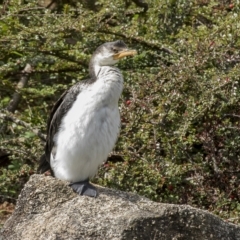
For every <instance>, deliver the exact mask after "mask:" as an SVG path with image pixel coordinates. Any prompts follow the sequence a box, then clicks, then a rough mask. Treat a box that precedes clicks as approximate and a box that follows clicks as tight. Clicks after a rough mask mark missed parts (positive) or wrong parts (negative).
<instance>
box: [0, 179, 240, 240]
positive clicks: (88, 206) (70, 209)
mask: <svg viewBox="0 0 240 240" xmlns="http://www.w3.org/2000/svg"><path fill="white" fill-rule="evenodd" d="M67 184H68V183H66V182H63V181H60V180H57V179H55V178H52V177H49V176H44V175H33V176H32V177H31V178H30V180H29V181H28V182H27V183H26V185H25V187H24V189H23V190H22V192H21V194H20V195H19V199H18V202H17V205H16V209H15V211H14V213H13V214H12V216H11V217H10V218H9V219H8V220H7V222H6V223H5V225H4V227H3V229H2V230H1V234H0V240H18V239H19V240H20V239H21V240H28V239H29V240H35V239H40V240H41V239H42V240H45V239H48V240H61V239H66V240H73V239H74V240H75V239H84V240H87V239H98V240H101V239H104V240H107V239H111V240H115V239H129V240H132V239H155V240H158V239H159V240H161V239H162V240H168V239H169V240H179V239H186V240H191V239H194V240H209V239H214V240H216V239H217V240H238V239H240V227H239V226H237V225H233V224H230V223H227V222H224V221H223V220H221V219H220V218H218V217H216V216H215V215H213V214H210V213H209V212H207V211H203V210H200V209H196V208H193V207H190V206H187V205H173V204H163V203H156V202H153V201H150V200H149V199H146V198H144V197H141V196H138V195H136V194H132V193H126V192H121V191H117V190H114V189H108V188H102V187H98V190H99V196H98V197H97V198H90V197H85V196H79V195H77V194H75V193H74V192H73V191H72V189H71V188H70V187H68V186H67Z"/></svg>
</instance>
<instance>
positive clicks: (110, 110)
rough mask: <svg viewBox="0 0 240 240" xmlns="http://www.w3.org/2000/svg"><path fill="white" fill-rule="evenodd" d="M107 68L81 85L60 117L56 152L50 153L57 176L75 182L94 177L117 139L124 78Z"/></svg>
mask: <svg viewBox="0 0 240 240" xmlns="http://www.w3.org/2000/svg"><path fill="white" fill-rule="evenodd" d="M109 69H111V68H109V67H103V68H102V69H101V72H100V73H99V76H98V79H97V80H96V82H94V83H92V84H90V85H85V86H84V87H83V90H82V91H81V92H80V94H79V95H78V96H77V99H76V101H75V102H74V104H73V105H72V107H71V109H70V110H69V111H68V112H67V114H66V116H65V117H64V118H63V119H62V122H61V125H60V129H59V131H58V133H57V134H56V136H55V139H54V142H55V145H56V147H57V151H56V155H55V158H53V157H51V167H52V169H53V171H54V174H55V176H56V177H57V178H60V179H64V180H68V181H72V182H76V181H82V180H86V179H87V178H91V177H93V176H94V175H95V174H96V172H97V169H98V167H99V165H101V164H102V163H103V162H104V161H105V160H106V158H107V156H108V154H109V152H111V150H112V149H113V147H114V145H115V143H116V140H117V137H118V133H119V127H120V115H119V109H118V100H119V97H120V95H121V92H122V88H123V79H122V75H121V74H120V72H119V71H117V73H116V72H115V71H108V70H109ZM106 73H107V74H106Z"/></svg>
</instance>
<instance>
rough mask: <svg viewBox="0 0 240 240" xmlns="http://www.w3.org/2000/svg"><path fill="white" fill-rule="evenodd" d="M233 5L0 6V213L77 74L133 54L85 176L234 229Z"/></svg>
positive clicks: (238, 179) (237, 42)
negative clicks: (104, 143)
mask: <svg viewBox="0 0 240 240" xmlns="http://www.w3.org/2000/svg"><path fill="white" fill-rule="evenodd" d="M239 5H240V4H239V1H212V0H196V1H186V0H180V1H175V0H151V1H147V0H146V1H145V2H144V1H141V0H139V1H137V0H135V1H134V0H132V1H131V0H118V1H104V0H99V1H96V0H91V1H86V0H79V1H77V0H72V1H64V0H63V1H40V0H39V1H31V0H29V1H27V0H25V1H24V0H22V1H19V0H12V1H8V0H6V1H0V33H1V34H0V53H1V54H0V128H1V129H0V149H1V150H0V203H2V205H0V216H2V217H3V216H4V215H5V214H6V213H9V212H11V210H12V208H13V207H12V206H13V205H11V203H12V204H14V203H15V201H16V199H17V196H18V194H19V192H20V191H21V189H22V187H23V185H24V183H25V182H26V181H27V180H28V178H29V176H30V175H31V174H33V173H35V171H36V167H37V162H38V159H39V157H40V155H41V154H42V153H43V146H44V141H43V139H44V134H45V133H46V121H47V117H48V115H49V111H50V109H51V107H52V106H53V103H54V101H56V100H57V99H58V97H59V96H60V95H61V93H62V92H63V91H64V90H65V89H67V88H69V87H70V86H71V85H73V84H74V83H76V82H77V81H81V80H82V79H84V78H87V77H88V68H87V66H88V61H89V58H90V56H91V54H92V52H93V51H94V50H95V49H96V47H97V46H99V45H100V44H102V43H104V42H107V41H114V40H117V39H121V40H124V41H125V42H126V43H127V44H128V46H129V47H131V48H134V49H137V51H138V53H139V54H138V55H137V56H135V57H134V58H127V59H124V60H123V61H121V62H120V63H119V64H118V66H119V68H120V69H121V70H122V72H123V75H124V78H125V89H124V92H123V95H122V98H121V100H120V104H119V105H120V110H121V116H122V130H121V134H120V138H119V140H118V143H117V145H116V148H115V149H114V152H113V153H112V155H111V157H110V158H109V161H108V162H107V163H105V164H104V165H103V166H102V167H101V169H100V171H99V173H98V175H97V176H96V177H95V178H94V179H93V181H94V182H95V183H98V184H100V185H102V186H107V187H112V188H116V189H121V190H124V191H131V192H136V193H138V194H140V195H144V196H146V197H148V198H150V199H152V200H154V201H159V202H165V203H176V204H189V205H191V206H194V207H198V208H201V209H206V210H209V211H210V212H212V213H215V214H217V215H219V216H220V217H222V218H224V219H226V220H227V221H230V222H233V223H238V224H239V223H240V218H239V216H240V215H239V214H240V203H239V201H240V105H239V99H240V90H239V89H240V88H239V87H240V86H239V85H240V80H239V76H240V68H239V67H240V66H239V62H240V36H239V35H240V29H239V28H240V24H239V23H240V14H239V10H240V8H239Z"/></svg>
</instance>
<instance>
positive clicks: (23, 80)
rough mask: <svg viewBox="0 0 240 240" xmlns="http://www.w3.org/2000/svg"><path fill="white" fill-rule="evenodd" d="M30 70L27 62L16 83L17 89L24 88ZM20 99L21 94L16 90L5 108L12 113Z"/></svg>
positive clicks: (30, 67)
mask: <svg viewBox="0 0 240 240" xmlns="http://www.w3.org/2000/svg"><path fill="white" fill-rule="evenodd" d="M31 72H32V66H31V65H30V64H28V63H27V64H26V66H25V68H24V69H23V71H22V75H21V78H20V81H19V82H18V85H17V90H18V89H21V88H24V87H25V86H26V85H27V83H28V80H29V76H30V73H31ZM20 100H21V94H20V93H19V92H18V91H16V92H15V93H14V94H13V97H12V99H11V101H10V102H9V104H8V106H7V110H8V111H9V112H12V113H13V112H14V111H15V110H16V109H17V106H18V104H19V102H20Z"/></svg>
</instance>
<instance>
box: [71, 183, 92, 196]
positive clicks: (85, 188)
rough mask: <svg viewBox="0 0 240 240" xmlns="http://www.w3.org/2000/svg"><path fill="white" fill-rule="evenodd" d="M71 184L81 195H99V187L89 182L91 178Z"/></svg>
mask: <svg viewBox="0 0 240 240" xmlns="http://www.w3.org/2000/svg"><path fill="white" fill-rule="evenodd" d="M69 186H70V187H71V188H72V189H73V191H74V192H76V193H78V194H79V195H85V196H89V197H97V189H96V187H94V186H93V185H92V184H91V183H89V179H87V180H85V181H81V182H74V183H70V184H69Z"/></svg>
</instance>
